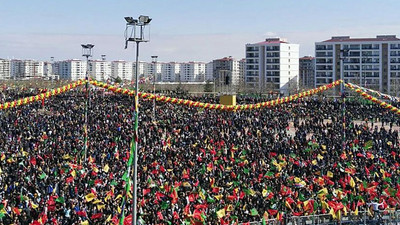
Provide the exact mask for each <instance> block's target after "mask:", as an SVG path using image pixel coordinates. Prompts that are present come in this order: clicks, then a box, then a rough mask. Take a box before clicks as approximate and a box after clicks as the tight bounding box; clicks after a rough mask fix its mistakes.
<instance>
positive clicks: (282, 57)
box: [245, 38, 299, 95]
mask: <svg viewBox="0 0 400 225" xmlns="http://www.w3.org/2000/svg"><path fill="white" fill-rule="evenodd" d="M298 75H299V45H298V44H290V43H288V42H287V40H285V39H282V38H267V39H266V40H265V41H263V42H259V43H256V44H246V69H245V84H246V86H247V87H249V88H252V89H254V90H255V91H259V92H263V91H265V90H269V91H270V90H274V91H279V92H280V93H282V94H285V95H288V94H290V93H291V92H292V93H293V92H296V91H297V84H298Z"/></svg>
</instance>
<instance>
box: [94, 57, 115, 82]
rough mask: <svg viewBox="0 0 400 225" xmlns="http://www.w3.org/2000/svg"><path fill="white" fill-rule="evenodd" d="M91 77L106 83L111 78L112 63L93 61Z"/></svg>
mask: <svg viewBox="0 0 400 225" xmlns="http://www.w3.org/2000/svg"><path fill="white" fill-rule="evenodd" d="M89 75H90V76H92V77H94V79H96V80H99V81H105V80H107V79H108V78H110V76H111V62H109V61H105V60H91V61H90V62H89Z"/></svg>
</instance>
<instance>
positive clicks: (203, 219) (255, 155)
mask: <svg viewBox="0 0 400 225" xmlns="http://www.w3.org/2000/svg"><path fill="white" fill-rule="evenodd" d="M30 94H32V90H30V91H28V90H25V91H21V90H18V92H17V91H16V90H14V89H10V90H8V89H3V91H2V101H3V102H4V101H7V100H10V99H17V98H19V97H23V96H27V95H30ZM187 98H190V97H187ZM196 100H201V101H204V102H210V101H215V100H212V99H211V98H210V97H207V98H205V97H197V98H196ZM244 101H246V102H251V101H254V100H251V99H239V102H244ZM132 103H133V99H132V97H129V96H123V95H120V94H117V95H115V94H112V93H108V92H105V91H103V90H101V89H96V90H92V92H91V94H90V104H89V107H88V118H89V120H88V125H89V127H88V130H87V131H88V143H89V144H88V146H89V147H88V149H87V151H85V148H84V142H85V138H84V136H85V135H84V132H85V131H84V130H85V128H84V124H85V117H84V114H85V93H84V90H83V89H77V90H74V91H70V92H67V93H64V94H61V95H58V96H55V97H52V98H49V99H47V100H45V102H44V105H42V103H41V102H37V103H33V104H30V105H26V106H22V107H18V108H14V109H9V110H3V111H0V146H2V147H1V149H0V152H1V153H0V154H1V155H0V200H1V203H0V224H1V223H2V224H21V225H25V224H26V225H28V224H71V225H72V224H118V221H119V219H120V218H121V214H122V212H125V222H126V223H129V221H130V220H131V217H130V216H129V215H130V212H131V211H132V205H133V204H132V199H133V198H132V194H133V193H132V185H131V188H130V190H129V191H128V192H126V189H125V187H126V185H125V184H126V182H130V181H131V179H130V178H129V177H127V176H126V175H127V173H126V171H127V165H128V163H127V162H128V159H129V152H130V144H131V138H132V135H133V124H134V122H133V116H132ZM345 113H346V123H345V124H343V121H342V116H341V115H342V103H341V100H340V99H331V98H325V97H323V96H317V97H310V98H307V99H302V100H296V101H294V102H291V103H287V104H281V105H279V106H275V107H270V108H264V109H259V110H251V111H238V112H223V111H215V110H203V109H199V108H189V107H184V106H178V105H174V104H164V103H156V107H155V113H153V102H152V101H151V100H150V101H145V100H141V101H140V113H139V116H140V125H139V144H138V146H139V147H138V156H139V158H138V178H139V179H138V196H137V199H138V217H139V222H140V223H141V224H196V223H198V224H235V223H239V222H240V223H244V222H250V221H261V220H262V219H272V218H273V219H277V220H282V219H284V218H287V217H291V216H302V215H312V214H331V215H332V217H336V218H337V217H339V216H340V214H342V215H344V214H346V213H350V212H353V213H357V212H358V211H362V210H370V205H371V204H372V203H376V204H380V205H379V209H381V210H383V209H389V208H394V209H397V208H399V207H400V173H399V172H400V170H399V167H400V164H399V158H400V149H399V133H398V132H399V130H398V129H399V128H398V126H399V125H400V119H399V117H398V116H396V115H395V114H392V113H391V112H389V111H387V110H385V109H383V108H380V107H379V106H377V105H375V104H372V103H368V102H364V101H360V100H359V99H353V100H351V101H348V102H347V103H346V111H345ZM378 125H379V126H378ZM382 125H385V126H382ZM344 133H345V136H344V135H343V134H344ZM343 143H344V144H343ZM85 158H86V160H85ZM125 200H126V202H125V204H123V202H124V201H125Z"/></svg>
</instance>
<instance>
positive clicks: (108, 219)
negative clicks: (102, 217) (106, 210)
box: [106, 214, 111, 222]
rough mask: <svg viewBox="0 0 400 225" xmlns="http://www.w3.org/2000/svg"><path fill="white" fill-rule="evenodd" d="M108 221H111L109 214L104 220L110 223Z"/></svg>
mask: <svg viewBox="0 0 400 225" xmlns="http://www.w3.org/2000/svg"><path fill="white" fill-rule="evenodd" d="M110 221H111V214H110V215H109V216H108V217H107V219H106V222H110Z"/></svg>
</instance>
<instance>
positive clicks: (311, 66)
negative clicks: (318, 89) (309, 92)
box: [299, 56, 315, 89]
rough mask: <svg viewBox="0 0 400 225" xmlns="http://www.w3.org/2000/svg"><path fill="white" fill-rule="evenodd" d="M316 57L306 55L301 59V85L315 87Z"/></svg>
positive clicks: (307, 87)
mask: <svg viewBox="0 0 400 225" xmlns="http://www.w3.org/2000/svg"><path fill="white" fill-rule="evenodd" d="M314 74H315V57H312V56H304V57H301V58H300V59H299V87H300V88H302V89H310V88H314V86H315V84H314V80H315V79H314Z"/></svg>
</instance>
